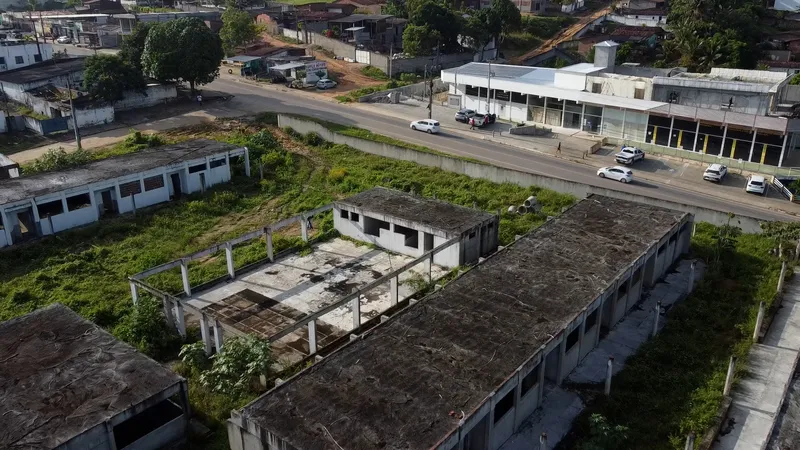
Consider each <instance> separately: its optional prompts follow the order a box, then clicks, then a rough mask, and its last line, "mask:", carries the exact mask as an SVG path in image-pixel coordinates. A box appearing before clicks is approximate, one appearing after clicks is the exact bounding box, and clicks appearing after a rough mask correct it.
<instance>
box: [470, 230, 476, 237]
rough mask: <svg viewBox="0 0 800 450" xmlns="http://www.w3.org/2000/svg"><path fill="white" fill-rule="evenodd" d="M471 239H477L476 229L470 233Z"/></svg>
mask: <svg viewBox="0 0 800 450" xmlns="http://www.w3.org/2000/svg"><path fill="white" fill-rule="evenodd" d="M469 239H475V232H474V231H473V232H472V233H470V234H469Z"/></svg>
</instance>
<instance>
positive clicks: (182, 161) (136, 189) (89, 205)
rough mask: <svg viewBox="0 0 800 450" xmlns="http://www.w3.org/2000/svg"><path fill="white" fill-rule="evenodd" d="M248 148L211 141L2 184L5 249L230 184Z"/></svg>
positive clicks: (0, 236) (0, 231) (0, 228)
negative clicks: (233, 161) (232, 166)
mask: <svg viewBox="0 0 800 450" xmlns="http://www.w3.org/2000/svg"><path fill="white" fill-rule="evenodd" d="M240 156H243V157H244V160H245V171H246V173H247V174H248V175H249V173H250V164H249V156H248V152H247V148H246V147H244V148H239V147H236V146H234V145H230V144H223V143H220V142H216V141H211V140H207V139H198V140H194V141H189V142H184V143H181V144H177V145H171V146H167V147H159V148H154V149H149V150H144V151H141V152H137V153H131V154H127V155H122V156H117V157H111V158H106V159H102V160H99V161H95V162H92V163H89V164H86V165H84V166H80V167H76V168H72V169H67V170H60V171H56V172H44V173H39V174H34V175H31V176H22V177H19V178H11V179H6V180H0V247H4V246H7V245H12V244H15V243H18V242H21V241H24V240H26V239H28V238H33V237H37V236H45V235H49V234H54V233H58V232H59V231H64V230H68V229H70V228H75V227H78V226H81V225H86V224H89V223H92V222H96V221H98V220H100V218H101V217H103V216H106V215H114V214H122V213H126V212H131V211H135V210H136V209H137V208H144V207H146V206H150V205H155V204H156V203H161V202H166V201H169V200H170V199H173V198H177V197H180V196H181V195H182V194H189V193H192V192H199V191H202V190H203V189H206V188H208V187H210V186H214V185H215V184H219V183H225V182H227V181H230V179H231V170H230V163H231V158H235V157H240Z"/></svg>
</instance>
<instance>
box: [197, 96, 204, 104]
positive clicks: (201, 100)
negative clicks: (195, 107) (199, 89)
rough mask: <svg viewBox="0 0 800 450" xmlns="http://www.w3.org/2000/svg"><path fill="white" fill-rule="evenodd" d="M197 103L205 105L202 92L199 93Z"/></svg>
mask: <svg viewBox="0 0 800 450" xmlns="http://www.w3.org/2000/svg"><path fill="white" fill-rule="evenodd" d="M197 103H198V104H199V105H200V107H202V106H203V96H202V95H200V94H197Z"/></svg>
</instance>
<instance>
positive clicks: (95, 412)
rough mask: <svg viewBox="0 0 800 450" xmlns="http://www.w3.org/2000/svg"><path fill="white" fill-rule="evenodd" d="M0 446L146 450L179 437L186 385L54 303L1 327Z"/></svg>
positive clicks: (181, 439)
mask: <svg viewBox="0 0 800 450" xmlns="http://www.w3.org/2000/svg"><path fill="white" fill-rule="evenodd" d="M0 361H3V363H2V364H0V448H3V449H20V450H22V449H25V450H28V449H92V450H115V449H125V450H149V449H159V448H166V447H170V446H171V445H178V444H181V443H182V442H184V441H185V440H186V436H187V427H188V423H189V398H188V390H187V385H186V381H185V380H184V379H183V378H181V377H179V376H178V375H176V374H174V373H173V372H172V371H170V370H168V369H167V368H165V367H163V366H161V365H160V364H158V363H157V362H155V361H153V360H151V359H150V358H148V357H146V356H144V355H143V354H141V353H139V352H137V351H136V350H135V349H134V348H133V347H131V346H129V345H127V344H125V343H123V342H121V341H118V340H117V339H116V338H114V337H113V336H111V335H110V334H109V333H107V332H105V331H103V330H102V329H101V328H99V327H98V326H97V325H95V324H93V323H91V322H89V321H87V320H85V319H83V318H81V317H80V316H78V315H77V314H75V313H74V312H73V311H72V310H70V309H69V308H67V307H65V306H63V305H60V304H55V305H51V306H48V307H46V308H42V309H39V310H37V311H34V312H32V313H30V314H27V315H25V316H22V317H18V318H16V319H11V320H9V321H6V322H3V323H0Z"/></svg>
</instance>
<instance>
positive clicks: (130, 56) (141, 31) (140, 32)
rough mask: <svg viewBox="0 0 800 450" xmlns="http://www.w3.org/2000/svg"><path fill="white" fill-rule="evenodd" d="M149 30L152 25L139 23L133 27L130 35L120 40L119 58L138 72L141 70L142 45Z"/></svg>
mask: <svg viewBox="0 0 800 450" xmlns="http://www.w3.org/2000/svg"><path fill="white" fill-rule="evenodd" d="M151 28H152V24H150V23H146V22H139V23H138V24H136V26H135V27H133V30H132V32H131V34H129V35H127V36H125V37H124V38H122V43H121V44H120V46H119V53H118V54H119V57H120V58H122V59H123V60H124V61H125V62H127V63H128V64H130V65H131V66H133V67H135V68H136V69H137V70H139V71H141V70H142V54H143V53H144V43H145V41H146V40H147V33H149V32H150V29H151Z"/></svg>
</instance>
